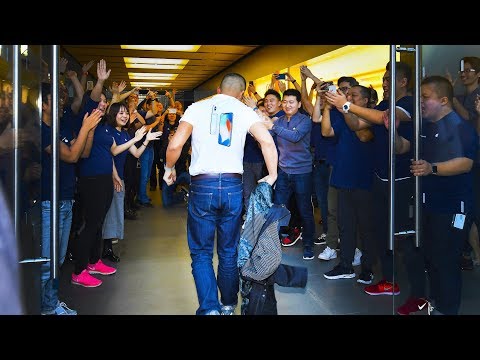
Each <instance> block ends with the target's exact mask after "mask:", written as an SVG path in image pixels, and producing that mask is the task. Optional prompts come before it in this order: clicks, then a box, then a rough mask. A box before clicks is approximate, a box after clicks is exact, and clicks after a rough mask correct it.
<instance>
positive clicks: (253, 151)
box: [243, 134, 263, 163]
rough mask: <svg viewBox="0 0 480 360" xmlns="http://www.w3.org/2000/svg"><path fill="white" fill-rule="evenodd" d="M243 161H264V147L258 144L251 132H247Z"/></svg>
mask: <svg viewBox="0 0 480 360" xmlns="http://www.w3.org/2000/svg"><path fill="white" fill-rule="evenodd" d="M243 161H244V162H247V163H263V153H262V149H261V148H260V146H259V145H258V142H257V140H255V138H254V137H253V136H252V135H250V134H247V136H246V137H245V148H244V154H243Z"/></svg>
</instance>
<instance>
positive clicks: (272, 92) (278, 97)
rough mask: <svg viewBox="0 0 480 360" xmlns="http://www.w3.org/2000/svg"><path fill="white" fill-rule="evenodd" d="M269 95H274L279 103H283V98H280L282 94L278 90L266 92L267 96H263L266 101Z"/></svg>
mask: <svg viewBox="0 0 480 360" xmlns="http://www.w3.org/2000/svg"><path fill="white" fill-rule="evenodd" d="M267 95H273V96H275V97H276V98H277V99H278V101H282V97H281V96H280V93H279V92H278V91H277V90H273V89H268V90H267V91H266V92H265V95H263V99H265V98H266V97H267ZM264 101H265V100H264Z"/></svg>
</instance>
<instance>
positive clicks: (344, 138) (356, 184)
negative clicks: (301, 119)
mask: <svg viewBox="0 0 480 360" xmlns="http://www.w3.org/2000/svg"><path fill="white" fill-rule="evenodd" d="M332 128H333V130H334V131H335V136H336V137H337V138H338V143H337V146H336V152H337V153H336V164H335V165H334V166H333V169H332V175H331V177H330V185H331V186H334V187H336V188H339V189H364V190H370V189H371V187H372V180H373V177H372V176H373V156H372V155H373V153H372V151H373V142H372V141H369V142H361V141H360V139H359V138H358V136H357V134H356V133H355V131H352V130H350V128H349V127H348V125H347V124H346V123H345V119H343V116H342V119H341V120H340V119H339V120H337V121H335V122H334V123H333V124H332Z"/></svg>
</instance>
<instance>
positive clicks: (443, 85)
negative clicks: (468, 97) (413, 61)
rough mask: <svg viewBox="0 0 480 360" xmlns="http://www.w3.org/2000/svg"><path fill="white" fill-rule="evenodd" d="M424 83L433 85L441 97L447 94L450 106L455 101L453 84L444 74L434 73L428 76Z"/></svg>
mask: <svg viewBox="0 0 480 360" xmlns="http://www.w3.org/2000/svg"><path fill="white" fill-rule="evenodd" d="M422 85H433V86H434V87H435V93H436V94H437V95H438V96H439V97H444V96H446V97H447V98H448V102H449V103H450V106H451V105H452V103H453V86H452V83H451V82H450V81H448V80H447V79H446V78H444V77H443V76H439V75H433V76H428V77H426V78H425V79H423V80H422Z"/></svg>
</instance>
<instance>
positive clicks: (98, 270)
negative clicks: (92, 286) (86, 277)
mask: <svg viewBox="0 0 480 360" xmlns="http://www.w3.org/2000/svg"><path fill="white" fill-rule="evenodd" d="M87 270H88V272H89V273H90V274H101V275H112V274H115V273H116V272H117V269H115V268H114V267H111V266H108V265H105V264H104V263H103V262H102V260H98V261H97V263H96V264H88V266H87Z"/></svg>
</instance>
